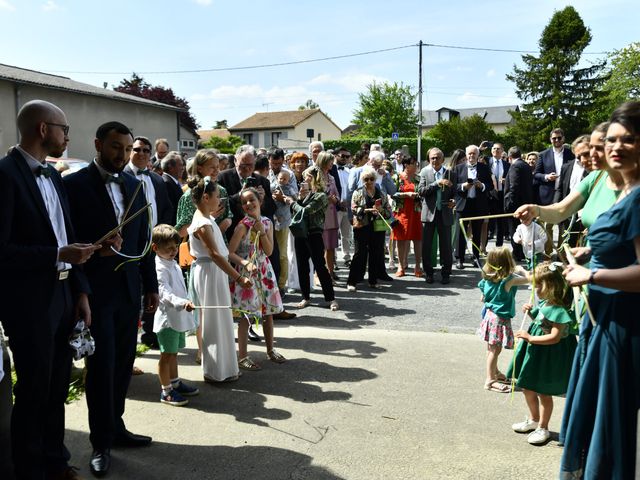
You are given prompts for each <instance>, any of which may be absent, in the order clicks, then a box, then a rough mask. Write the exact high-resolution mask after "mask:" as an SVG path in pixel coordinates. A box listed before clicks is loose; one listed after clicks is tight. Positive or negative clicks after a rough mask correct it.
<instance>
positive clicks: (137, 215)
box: [93, 203, 151, 245]
mask: <svg viewBox="0 0 640 480" xmlns="http://www.w3.org/2000/svg"><path fill="white" fill-rule="evenodd" d="M149 207H151V203H147V204H146V205H145V206H144V207H142V208H141V209H140V210H138V211H137V212H136V213H134V214H133V215H131V216H130V217H129V218H127V219H125V220H123V221H122V223H120V225H118V226H117V227H115V228H112V229H111V230H109V231H108V232H107V233H105V234H104V235H103V236H102V237H100V239H99V240H96V241H95V242H93V244H94V245H99V244H101V243H102V242H104V241H105V240H106V239H107V238H111V237H113V236H114V235H115V234H116V233H118V232H119V231H120V230H122V228H123V227H124V226H125V225H127V224H128V223H130V222H131V221H132V220H134V219H135V218H137V217H139V216H140V214H142V213H143V212H144V211H146V210H147V209H148V208H149Z"/></svg>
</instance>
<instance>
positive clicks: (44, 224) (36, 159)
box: [0, 100, 640, 478]
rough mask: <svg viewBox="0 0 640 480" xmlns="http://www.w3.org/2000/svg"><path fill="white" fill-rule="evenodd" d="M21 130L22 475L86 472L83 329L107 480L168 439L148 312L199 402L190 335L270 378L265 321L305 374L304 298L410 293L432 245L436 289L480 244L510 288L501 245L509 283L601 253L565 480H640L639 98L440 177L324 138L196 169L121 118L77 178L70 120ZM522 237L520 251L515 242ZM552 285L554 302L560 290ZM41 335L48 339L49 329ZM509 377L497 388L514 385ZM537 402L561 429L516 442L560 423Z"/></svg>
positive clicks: (16, 179)
mask: <svg viewBox="0 0 640 480" xmlns="http://www.w3.org/2000/svg"><path fill="white" fill-rule="evenodd" d="M17 124H18V128H19V131H20V134H21V140H20V143H19V144H18V145H17V146H15V147H13V148H12V149H11V150H10V151H9V153H8V155H7V156H6V157H4V158H3V159H2V160H0V196H1V197H2V198H0V209H1V210H0V211H1V212H2V218H3V222H2V229H1V230H0V246H2V249H0V251H1V252H2V253H1V263H2V267H3V270H4V271H5V274H6V275H7V278H12V279H13V281H12V282H11V284H10V285H8V286H7V288H8V290H7V292H6V293H7V295H8V298H12V299H13V300H14V301H13V302H10V303H9V304H8V305H7V309H8V313H7V314H6V316H5V317H4V318H3V320H2V322H3V327H4V330H5V332H6V334H7V336H8V337H9V345H10V348H11V350H12V353H13V359H14V363H15V369H16V373H17V378H18V380H17V383H16V386H15V406H14V409H13V418H12V452H13V461H14V467H15V471H16V475H17V477H18V478H78V474H77V472H76V471H75V469H73V468H71V467H69V465H68V461H69V458H70V456H69V452H68V451H67V450H66V448H64V445H63V437H64V400H65V398H66V391H67V387H68V383H69V374H68V371H69V369H70V368H69V367H70V363H71V351H70V349H69V345H68V337H69V333H70V331H71V330H72V329H73V327H74V326H75V325H76V322H77V321H81V322H83V323H84V325H85V326H86V327H89V328H90V330H91V335H92V336H93V338H94V340H95V345H96V349H95V353H93V354H92V355H90V356H89V357H87V363H86V365H87V375H86V396H87V403H88V407H89V426H90V431H91V434H90V441H91V444H92V446H93V454H92V457H91V462H90V469H91V471H92V473H93V474H94V475H96V476H103V475H105V474H106V473H107V472H108V471H109V469H110V466H111V447H112V446H120V447H140V446H145V445H148V444H149V443H150V442H151V438H150V437H148V436H144V435H137V434H134V433H132V432H130V431H129V430H127V428H126V426H125V424H124V422H123V419H122V415H123V413H124V408H125V407H124V405H125V397H126V393H127V388H128V385H129V381H130V377H131V374H132V372H134V366H133V363H134V358H135V350H136V343H137V336H138V320H139V321H140V322H141V324H142V330H143V333H142V337H141V341H142V342H143V343H146V344H147V345H149V346H152V347H155V348H159V349H160V352H161V355H160V361H159V367H158V369H159V383H160V386H161V389H160V401H161V402H163V403H166V404H169V405H173V406H183V405H186V404H187V403H188V399H187V398H185V397H189V396H193V395H197V394H198V389H197V388H196V387H194V386H191V385H189V384H187V383H185V382H183V381H182V380H181V379H180V377H179V373H178V366H177V362H176V355H177V353H178V351H179V350H180V349H181V348H183V347H184V345H185V334H186V333H187V332H190V331H194V332H196V335H197V339H198V353H197V356H196V361H197V362H198V363H201V364H202V369H203V377H204V380H205V381H206V382H210V383H216V382H231V381H235V380H237V379H238V377H239V373H240V372H239V370H240V369H244V370H260V369H261V366H260V363H259V362H258V361H256V360H255V359H254V358H253V357H252V356H251V355H250V354H249V352H248V351H247V341H248V340H250V339H251V340H254V341H261V340H262V338H261V337H260V336H259V335H257V334H256V332H254V331H253V330H252V328H251V324H252V323H254V322H256V321H260V322H261V323H262V326H263V329H262V331H263V334H264V344H265V346H266V359H267V360H269V361H272V362H274V363H276V364H282V363H284V362H286V358H285V357H284V356H283V355H282V354H281V353H279V352H278V351H277V350H275V348H274V320H278V319H279V320H287V319H292V318H295V317H296V314H295V313H291V312H287V311H286V310H285V307H284V300H283V299H284V298H285V297H286V295H292V294H294V293H297V292H299V293H300V295H301V300H300V301H299V302H298V303H297V304H296V305H295V307H296V308H297V309H304V308H305V307H307V306H309V305H310V304H311V302H312V301H313V299H312V296H311V293H312V290H313V289H314V288H316V287H317V288H319V289H320V291H321V292H322V296H323V298H324V301H325V302H326V305H327V307H328V308H329V309H330V310H331V311H337V310H339V309H340V304H339V298H337V296H336V289H337V288H345V289H346V291H347V292H348V293H353V292H356V291H357V290H358V288H359V284H361V283H363V282H364V280H365V277H366V279H367V284H368V287H369V288H370V289H374V290H375V289H379V288H380V282H389V281H392V280H393V279H392V277H391V276H390V275H389V273H388V272H387V268H390V269H394V268H395V269H396V271H395V272H392V273H393V274H394V275H395V277H396V278H401V277H403V276H405V275H407V274H408V273H409V272H410V271H411V268H410V266H409V259H410V255H409V253H410V251H411V247H413V253H414V258H415V264H414V266H413V274H414V276H416V277H418V278H424V280H425V281H426V283H427V284H430V283H433V282H434V275H435V271H436V266H437V265H438V263H439V265H440V269H439V273H440V276H439V277H440V281H441V282H442V283H443V284H448V283H450V281H451V278H450V277H451V275H452V266H453V264H454V259H455V266H456V267H457V268H458V269H463V268H465V262H466V260H467V257H466V252H467V251H469V252H470V253H471V257H470V258H471V262H472V264H473V265H474V266H476V267H481V268H482V269H483V272H484V273H483V275H485V274H486V275H487V278H492V275H494V274H495V271H497V270H500V268H503V267H500V266H498V267H496V266H495V265H492V264H490V262H485V261H483V260H484V258H485V256H486V255H487V244H488V241H489V239H491V238H495V245H496V248H497V249H498V250H496V251H498V252H504V251H506V252H507V254H506V257H505V258H507V257H508V258H507V259H506V260H504V261H505V262H506V263H504V265H505V266H504V272H502V273H506V272H507V271H512V270H513V268H512V265H513V264H512V263H509V261H510V260H509V259H514V260H516V261H520V260H523V261H525V263H526V266H527V267H529V268H535V266H536V265H539V264H540V262H541V260H542V259H543V256H544V255H546V256H553V255H557V254H558V252H557V249H558V248H559V246H560V245H561V244H563V243H568V244H570V245H571V246H573V247H576V248H575V250H574V254H575V256H576V258H577V259H578V260H580V261H585V260H586V261H590V266H589V268H585V267H582V266H578V265H572V266H569V267H567V268H566V269H565V271H564V277H565V278H566V285H571V286H574V285H584V284H588V285H589V301H590V303H591V305H590V309H588V310H590V313H589V315H590V317H587V316H585V319H586V320H585V319H583V321H582V323H581V332H580V337H579V339H580V340H579V343H578V348H577V349H576V355H575V360H574V362H573V367H572V373H571V379H570V380H568V381H567V384H568V385H567V389H568V392H569V393H568V395H567V407H566V408H567V410H566V411H565V415H564V417H563V430H562V432H561V442H563V444H564V445H565V451H564V457H563V472H566V473H567V475H573V476H575V475H577V476H578V477H580V476H586V477H589V478H600V477H602V476H606V477H607V478H630V477H631V476H633V471H634V464H633V462H632V459H633V455H632V454H631V453H630V452H634V451H635V444H636V441H635V425H636V420H637V411H638V407H639V405H638V400H637V399H638V398H640V395H638V391H639V388H638V387H639V385H638V379H639V378H640V375H638V373H639V372H638V370H639V369H640V362H639V361H638V359H640V356H639V355H638V351H640V350H639V348H640V345H639V344H638V322H636V321H634V318H633V315H629V314H628V312H631V311H633V307H634V306H635V305H636V304H637V300H638V293H639V292H640V289H639V288H638V285H640V273H639V267H638V257H639V254H638V252H640V218H638V214H637V212H638V210H637V201H638V200H639V199H638V192H640V189H638V188H637V187H638V185H639V183H640V165H639V164H640V140H639V138H640V103H637V102H635V103H633V102H632V103H628V104H624V105H622V106H621V107H620V108H618V109H617V110H616V111H615V112H614V113H613V115H612V117H611V120H610V122H607V123H606V124H601V125H598V126H597V127H596V128H595V129H594V131H593V132H592V133H591V134H589V135H587V134H585V135H582V136H580V137H578V138H576V139H575V140H574V141H573V142H572V143H571V146H570V147H569V146H568V145H567V144H566V141H565V140H566V139H565V138H564V133H563V132H562V130H561V129H553V130H552V131H551V132H550V137H549V139H550V143H551V146H550V147H549V148H548V149H546V150H543V151H542V152H530V153H526V154H524V155H523V153H522V152H521V151H520V149H519V148H518V147H517V146H512V147H510V148H509V149H508V150H507V151H505V149H504V146H503V145H501V144H499V143H491V142H489V141H486V142H482V143H481V144H480V145H479V146H476V145H469V146H466V148H465V149H464V150H462V149H458V150H456V151H454V152H451V153H452V155H451V156H450V157H449V158H447V157H446V156H445V153H444V152H442V151H441V150H440V149H438V148H431V149H430V150H429V151H428V153H427V159H426V160H425V165H424V166H421V165H418V162H417V160H416V159H415V158H413V157H412V156H411V155H409V153H408V151H406V149H402V150H396V151H394V152H385V151H384V149H383V148H382V146H381V145H379V144H372V145H369V144H363V145H362V146H361V149H360V150H359V151H357V152H350V151H349V150H348V149H346V148H344V147H336V148H334V149H332V150H331V151H326V150H325V149H324V146H323V144H322V143H321V142H312V143H311V144H310V145H309V149H308V152H306V151H305V152H292V153H289V154H286V153H285V152H284V151H283V150H282V149H279V148H277V147H273V148H270V149H258V150H256V149H255V148H254V147H252V146H251V145H243V146H241V147H239V148H238V150H237V151H236V153H235V154H234V155H222V154H220V153H218V152H217V151H215V150H213V149H204V150H200V151H198V152H197V154H196V155H195V156H194V157H193V158H189V159H186V158H185V156H184V155H182V154H181V153H179V152H176V151H171V150H170V149H169V144H168V142H167V141H166V140H164V139H157V140H155V142H153V143H152V142H151V140H150V139H148V138H146V137H144V136H134V135H133V134H132V132H131V130H130V129H129V128H128V127H127V126H126V125H123V124H122V123H119V122H117V121H113V122H107V123H105V124H103V125H101V126H99V127H98V129H97V131H96V136H95V141H94V143H95V146H96V156H95V159H94V160H93V161H92V162H90V163H89V164H88V165H87V166H86V168H81V169H79V170H75V171H73V172H70V173H68V172H63V173H65V175H64V178H63V176H62V175H60V173H58V172H57V171H56V170H55V169H54V168H53V167H51V166H49V165H48V163H47V162H46V159H47V157H60V156H61V155H62V153H63V152H64V151H65V149H66V146H67V143H68V142H69V136H70V126H69V125H68V124H67V121H66V116H65V114H64V112H63V111H62V110H61V109H60V108H58V107H57V106H55V105H53V104H51V103H48V102H45V101H40V100H35V101H32V102H28V103H27V104H25V105H24V106H23V107H22V108H21V110H20V112H19V113H18V118H17ZM152 153H154V155H153V156H152ZM523 157H524V158H523ZM63 168H64V166H63V164H60V169H61V170H62V169H63ZM504 213H506V214H507V215H504V216H501V217H500V216H499V215H501V214H504ZM496 215H498V217H497V218H496V217H495V216H496ZM492 216H493V218H486V217H492ZM24 219H30V221H29V222H24ZM556 225H557V229H558V231H557V234H555V231H554V230H555V228H556V227H555V226H556ZM554 234H555V235H554ZM555 239H557V243H555V242H554V240H555ZM585 239H586V240H585ZM505 241H507V242H509V243H510V244H511V251H509V250H508V249H507V250H505V249H502V250H500V249H499V248H500V247H501V246H502V245H503V243H504V242H505ZM338 250H340V251H341V256H340V257H341V258H340V257H339V256H338V255H337V251H338ZM489 253H490V254H491V252H489ZM495 255H498V254H497V253H496V254H495ZM385 257H388V263H387V262H386V261H385ZM496 258H497V257H496ZM500 261H501V260H497V261H496V262H495V263H499V262H500ZM510 265H511V266H510ZM342 268H345V269H348V275H347V276H346V277H347V278H346V283H341V282H342V281H343V280H341V276H340V275H338V273H337V272H339V271H340V269H342ZM492 269H493V270H492ZM496 269H497V270H496ZM494 270H495V271H494ZM553 271H555V270H553ZM494 276H495V275H494ZM342 278H343V277H342ZM504 280H505V281H509V279H508V278H507V277H505V278H504ZM500 285H502V284H500ZM509 285H511V284H509ZM514 285H515V284H514ZM542 285H545V284H544V282H542ZM559 285H560V286H561V287H562V285H565V284H564V283H559ZM566 285H565V286H566ZM489 287H491V286H490V285H489ZM489 287H488V288H489ZM492 288H493V287H491V288H489V290H488V292H489V291H491V292H493V293H495V288H493V289H492ZM540 288H542V287H540ZM563 288H564V287H563ZM348 293H345V294H344V295H345V296H347V295H348ZM539 294H540V298H544V299H545V301H547V300H548V301H549V302H551V303H550V304H553V302H554V301H555V300H554V299H555V298H556V297H554V296H553V295H551V294H550V293H549V292H548V291H545V290H544V288H542V290H540V292H539ZM485 296H486V295H485ZM625 305H626V307H625ZM547 306H549V305H547ZM556 306H559V305H556ZM18 308H19V310H18ZM487 308H488V309H489V310H490V308H489V307H487ZM532 308H533V307H532ZM541 311H542V314H541V315H542V316H541V317H540V318H543V317H544V311H543V310H541ZM560 317H562V315H560V316H557V315H555V314H554V316H553V318H560ZM550 318H551V317H550ZM553 318H551V319H547V321H548V322H550V323H551V324H553V322H554V320H553ZM563 318H564V317H563ZM588 320H593V322H591V321H588ZM541 322H542V320H541ZM40 324H42V325H45V326H46V328H35V327H34V326H35V325H40ZM234 324H237V327H235V325H234ZM541 325H543V324H541ZM541 328H542V330H541V331H542V332H543V333H544V328H543V327H542V326H541ZM236 331H237V333H236ZM552 333H553V332H552ZM519 334H520V337H519V338H523V339H525V341H527V342H531V343H533V340H532V338H533V336H532V335H529V334H527V335H525V334H522V333H521V332H520V333H519ZM556 336H557V335H556ZM555 338H556V337H554V339H555ZM236 340H237V351H236ZM549 341H550V340H549ZM547 343H548V342H547ZM496 358H497V357H496ZM492 368H493V367H492ZM494 374H495V375H494ZM498 374H500V372H496V371H494V372H493V373H492V374H491V375H492V376H491V378H489V380H490V385H489V384H488V385H489V387H490V388H489V389H492V390H494V391H503V390H504V389H503V388H502V389H501V388H500V387H497V386H496V385H495V382H496V381H498V380H499V378H498ZM494 377H495V378H494ZM629 379H631V381H630V380H629ZM602 392H607V395H601V393H602ZM532 395H534V396H535V395H537V397H536V398H537V400H536V402H538V400H539V401H540V402H541V405H542V406H541V407H540V410H538V409H537V407H536V409H534V408H532V409H531V417H535V416H540V415H541V416H542V418H528V419H527V420H526V421H525V422H524V423H522V424H517V425H514V430H516V431H529V430H530V429H533V428H535V429H536V432H538V430H539V429H540V428H541V425H543V424H545V419H544V418H545V417H544V415H545V410H544V409H545V403H544V402H545V401H546V400H545V398H546V397H545V396H544V392H543V393H539V394H538V393H536V392H535V391H533V393H532ZM531 398H532V399H533V397H531ZM634 399H635V400H634ZM532 401H533V400H532ZM536 405H537V403H536ZM547 408H548V407H547ZM540 411H541V413H540ZM614 412H616V413H615V415H614ZM547 413H548V412H547ZM546 421H548V416H547V417H546ZM516 427H517V428H516ZM542 430H545V429H544V428H542ZM536 432H534V433H536ZM544 435H545V434H544V432H542V433H540V432H538V433H537V436H536V439H537V440H539V439H540V438H543V440H546V438H548V432H547V437H545V436H544ZM531 443H533V442H531ZM571 478H573V477H571Z"/></svg>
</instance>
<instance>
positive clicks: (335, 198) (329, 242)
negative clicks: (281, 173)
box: [316, 152, 340, 280]
mask: <svg viewBox="0 0 640 480" xmlns="http://www.w3.org/2000/svg"><path fill="white" fill-rule="evenodd" d="M333 162H334V156H333V155H332V154H331V153H329V152H320V153H319V154H318V157H317V158H316V166H317V167H318V168H319V169H320V171H321V172H322V176H323V182H324V184H325V186H326V190H325V191H326V193H327V201H328V203H327V209H326V210H325V216H324V230H323V231H322V240H323V241H324V248H325V253H324V258H325V261H326V264H327V269H328V270H329V275H330V276H331V278H332V279H333V280H336V279H337V277H336V276H335V273H334V272H333V267H334V265H335V263H336V248H337V247H338V211H337V209H336V205H337V204H338V202H339V201H340V194H339V193H338V187H337V186H336V181H335V179H334V178H333V175H330V174H329V171H330V170H331V167H332V166H333Z"/></svg>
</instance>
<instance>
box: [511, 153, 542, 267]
mask: <svg viewBox="0 0 640 480" xmlns="http://www.w3.org/2000/svg"><path fill="white" fill-rule="evenodd" d="M509 157H511V158H512V159H513V160H512V162H511V168H509V173H508V174H507V179H506V181H505V184H504V211H505V213H513V212H515V211H516V210H517V209H518V207H520V206H521V205H525V204H528V203H533V202H534V200H535V199H534V195H533V175H532V173H531V167H530V166H529V164H527V163H526V162H525V161H524V160H522V158H521V152H520V149H519V148H518V147H511V148H510V149H509ZM509 220H510V221H509V226H510V233H511V248H512V250H513V256H514V258H515V259H516V260H518V261H521V260H524V252H523V251H522V245H520V244H518V243H515V242H514V241H513V234H514V233H515V232H516V228H517V227H518V225H519V224H520V220H518V219H517V218H511V219H509Z"/></svg>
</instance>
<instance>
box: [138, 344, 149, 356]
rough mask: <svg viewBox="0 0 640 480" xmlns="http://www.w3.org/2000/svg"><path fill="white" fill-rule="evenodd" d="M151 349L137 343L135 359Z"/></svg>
mask: <svg viewBox="0 0 640 480" xmlns="http://www.w3.org/2000/svg"><path fill="white" fill-rule="evenodd" d="M150 349H151V347H149V346H147V345H145V344H144V343H139V344H138V345H136V357H141V356H142V355H144V354H145V353H147V352H148V351H149V350H150Z"/></svg>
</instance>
